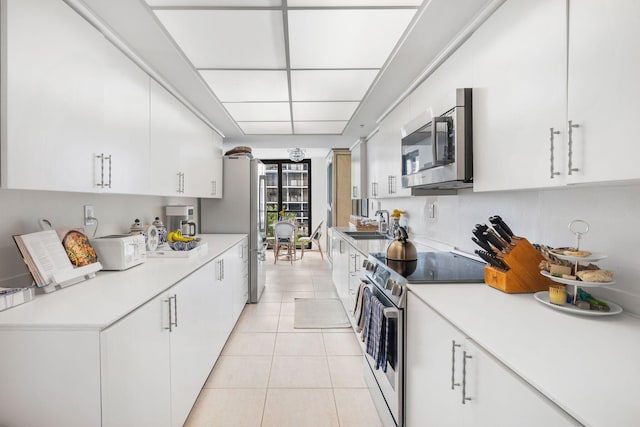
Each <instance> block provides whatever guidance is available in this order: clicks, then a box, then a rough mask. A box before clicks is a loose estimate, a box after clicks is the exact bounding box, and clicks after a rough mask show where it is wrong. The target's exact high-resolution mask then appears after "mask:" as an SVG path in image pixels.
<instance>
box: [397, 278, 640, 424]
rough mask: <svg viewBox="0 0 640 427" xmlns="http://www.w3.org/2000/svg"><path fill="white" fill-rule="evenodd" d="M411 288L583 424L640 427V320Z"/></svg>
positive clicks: (474, 291) (524, 297)
mask: <svg viewBox="0 0 640 427" xmlns="http://www.w3.org/2000/svg"><path fill="white" fill-rule="evenodd" d="M409 289H410V291H411V292H413V293H414V294H415V295H416V296H418V297H419V298H420V299H421V300H422V301H424V302H426V303H427V304H428V305H429V306H431V307H432V308H433V309H434V310H436V311H437V312H439V313H440V314H441V315H442V316H443V317H445V318H446V319H447V320H449V322H450V323H452V324H453V325H454V326H455V327H457V328H458V329H459V330H460V331H461V332H462V333H463V334H465V335H466V336H467V337H469V338H471V339H472V340H473V341H475V342H476V343H478V344H479V345H480V346H481V347H483V348H484V349H485V350H487V351H488V352H489V353H491V354H492V355H493V356H494V357H496V358H497V359H499V360H500V361H501V362H502V363H504V364H505V365H506V366H507V367H509V368H510V369H511V370H513V371H514V372H516V373H517V374H518V375H520V376H521V377H522V378H524V379H525V380H526V381H527V382H528V383H530V384H531V385H532V386H533V387H535V388H536V389H538V390H539V391H540V392H542V393H543V394H544V395H546V396H547V397H548V398H549V399H551V400H552V401H554V402H556V403H557V404H558V406H560V407H561V408H563V409H564V410H565V411H567V412H568V413H569V414H571V415H572V416H573V417H574V418H576V419H577V420H578V421H579V422H581V423H583V424H585V425H587V426H635V425H638V423H640V369H638V367H637V366H638V364H639V363H640V319H638V318H636V317H632V316H630V315H627V314H625V313H623V314H620V315H616V316H599V317H590V316H581V315H575V314H568V313H564V312H561V311H558V310H554V309H553V308H550V307H547V306H545V305H543V304H541V303H539V302H538V301H536V300H535V299H534V297H533V294H505V293H503V292H501V291H498V290H496V289H493V288H491V287H489V286H487V285H478V284H462V285H455V286H451V285H428V286H425V285H422V286H421V285H409Z"/></svg>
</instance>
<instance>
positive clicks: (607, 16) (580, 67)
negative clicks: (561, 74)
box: [565, 0, 640, 183]
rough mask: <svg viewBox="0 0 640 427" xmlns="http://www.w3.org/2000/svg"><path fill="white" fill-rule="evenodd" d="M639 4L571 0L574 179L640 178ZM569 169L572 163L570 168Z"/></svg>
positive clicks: (628, 0) (570, 107)
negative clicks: (639, 131)
mask: <svg viewBox="0 0 640 427" xmlns="http://www.w3.org/2000/svg"><path fill="white" fill-rule="evenodd" d="M638 17H640V3H638V2H637V1H633V0H618V1H613V2H611V1H610V2H607V1H603V0H579V1H570V8H569V78H568V82H569V98H568V99H569V102H568V120H571V122H572V124H573V125H577V126H578V127H575V128H573V129H572V142H573V144H572V156H571V165H572V169H577V171H572V172H571V175H568V174H567V181H568V182H569V183H581V182H602V181H613V180H627V179H638V178H640V168H639V167H638V161H637V158H638V155H640V148H638V147H639V146H638V144H637V143H636V141H635V138H637V132H636V128H637V123H638V112H639V109H638V100H639V99H640V82H639V80H638V76H640V49H639V48H638V40H639V39H640V26H639V25H638V24H639V23H640V20H639V19H638ZM565 170H568V161H567V165H566V166H565Z"/></svg>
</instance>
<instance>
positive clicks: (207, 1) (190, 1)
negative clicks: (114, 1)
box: [147, 0, 282, 7]
mask: <svg viewBox="0 0 640 427" xmlns="http://www.w3.org/2000/svg"><path fill="white" fill-rule="evenodd" d="M147 4H148V5H149V6H151V7H162V6H179V7H189V6H216V7H219V6H235V7H247V6H252V7H253V6H259V7H269V6H277V7H279V6H282V0H147Z"/></svg>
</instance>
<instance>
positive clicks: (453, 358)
mask: <svg viewBox="0 0 640 427" xmlns="http://www.w3.org/2000/svg"><path fill="white" fill-rule="evenodd" d="M456 347H462V345H461V344H456V341H455V340H451V390H455V388H456V387H460V383H457V382H456Z"/></svg>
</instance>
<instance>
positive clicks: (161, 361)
mask: <svg viewBox="0 0 640 427" xmlns="http://www.w3.org/2000/svg"><path fill="white" fill-rule="evenodd" d="M168 310H169V305H168V295H167V294H166V293H165V294H162V295H160V296H158V297H156V298H154V299H153V300H151V301H149V302H148V303H146V304H145V305H143V306H142V307H140V308H138V309H137V310H136V311H134V312H132V313H131V314H129V315H128V316H127V317H125V318H123V319H122V320H120V321H118V322H117V323H116V324H114V325H112V326H110V327H109V328H107V329H105V330H104V331H102V332H101V334H100V353H101V368H100V370H101V376H102V386H101V387H102V425H103V426H105V427H110V426H112V427H125V426H131V427H134V426H143V425H153V426H169V425H170V421H171V394H170V390H171V376H170V372H171V359H170V355H169V347H170V344H169V330H168V327H169V316H168V313H169V311H168Z"/></svg>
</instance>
